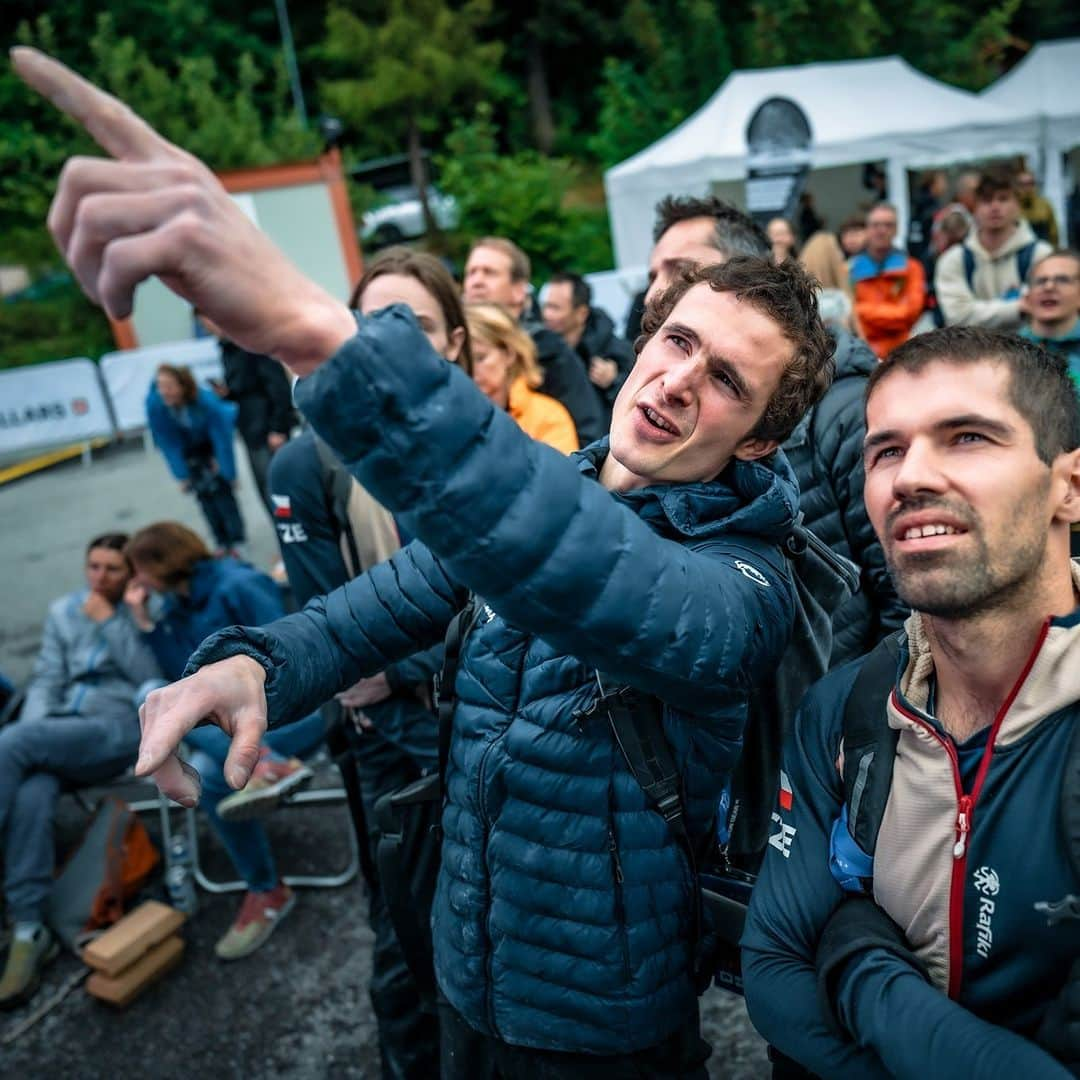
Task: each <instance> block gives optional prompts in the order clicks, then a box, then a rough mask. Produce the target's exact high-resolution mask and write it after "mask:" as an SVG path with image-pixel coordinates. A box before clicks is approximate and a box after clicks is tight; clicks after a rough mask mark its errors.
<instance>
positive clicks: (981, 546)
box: [885, 493, 1047, 620]
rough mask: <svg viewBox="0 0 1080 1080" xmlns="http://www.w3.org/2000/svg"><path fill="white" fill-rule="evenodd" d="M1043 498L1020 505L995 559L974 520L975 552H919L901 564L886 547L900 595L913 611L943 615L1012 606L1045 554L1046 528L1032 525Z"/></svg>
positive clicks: (968, 615)
mask: <svg viewBox="0 0 1080 1080" xmlns="http://www.w3.org/2000/svg"><path fill="white" fill-rule="evenodd" d="M1041 496H1042V493H1038V494H1036V495H1035V497H1033V498H1031V499H1026V500H1023V501H1022V502H1021V503H1019V504H1018V505H1017V506H1016V508H1015V510H1014V513H1013V516H1012V518H1011V520H1010V521H1009V523H1008V525H1007V526H1006V527H1005V528H1004V529H1003V531H1002V535H1004V536H1005V537H1007V538H1009V539H1007V540H1006V541H1005V542H1004V543H1003V544H1002V545H1001V550H1000V551H999V553H998V555H997V557H996V558H995V557H994V556H993V555H992V554H991V552H990V545H989V544H988V543H987V541H986V537H985V534H984V533H983V532H982V530H981V529H980V528H979V525H978V523H977V521H974V520H972V521H971V523H970V527H969V530H968V533H967V535H968V537H969V538H971V539H972V540H974V541H975V543H974V550H973V551H970V552H962V553H961V552H955V551H931V552H925V553H922V554H919V553H914V554H911V555H907V556H904V558H903V560H902V562H897V561H896V560H895V558H894V556H893V553H892V552H890V551H889V550H888V549H886V552H885V563H886V567H887V569H888V571H889V575H890V577H891V578H892V580H893V583H894V585H895V586H896V592H897V595H898V596H899V597H900V599H901V600H902V601H903V602H904V604H906V605H907V606H908V607H910V608H912V609H913V610H915V611H919V612H922V613H923V614H924V615H931V616H934V617H937V618H941V619H953V620H955V619H970V618H975V617H976V616H979V615H983V614H985V613H986V612H989V611H994V610H998V609H1005V608H1008V607H1010V606H1011V604H1012V601H1013V599H1014V598H1015V597H1017V596H1022V595H1024V594H1025V593H1026V592H1027V590H1028V589H1029V588H1031V587H1032V586H1033V583H1034V582H1035V580H1036V579H1037V578H1038V575H1039V572H1040V569H1041V567H1042V564H1043V562H1044V559H1045V556H1046V543H1047V534H1046V530H1045V529H1043V530H1042V531H1041V532H1040V530H1039V529H1038V528H1037V527H1033V523H1034V522H1037V521H1038V520H1039V517H1038V511H1039V509H1040V508H1041V503H1042V497H1041ZM965 516H968V517H970V515H965Z"/></svg>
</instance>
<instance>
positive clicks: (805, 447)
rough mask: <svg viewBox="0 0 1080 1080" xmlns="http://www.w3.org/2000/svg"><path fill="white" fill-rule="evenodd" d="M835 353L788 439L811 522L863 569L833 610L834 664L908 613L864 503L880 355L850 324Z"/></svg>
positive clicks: (822, 536) (864, 647) (808, 523)
mask: <svg viewBox="0 0 1080 1080" xmlns="http://www.w3.org/2000/svg"><path fill="white" fill-rule="evenodd" d="M835 359H836V378H835V379H834V380H833V384H832V386H831V387H829V389H828V390H827V391H826V392H825V396H824V397H823V398H822V399H821V401H820V402H818V404H817V405H815V406H814V408H813V409H812V410H811V411H810V412H809V413H807V414H806V416H804V417H803V419H802V421H801V422H800V423H799V425H798V427H796V428H795V430H794V431H793V432H792V434H791V437H790V438H789V439H788V441H787V442H786V443H784V452H785V453H786V454H787V456H788V460H789V461H790V462H791V467H792V468H793V469H794V470H795V476H796V477H797V479H798V481H799V492H800V495H799V505H800V507H801V509H802V512H803V514H804V515H805V519H804V524H805V525H806V527H807V528H808V529H810V530H811V531H812V532H814V533H816V534H817V536H818V537H819V538H820V539H821V540H823V541H824V542H825V543H826V544H828V545H829V547H831V548H832V549H833V551H835V552H836V553H837V554H838V555H843V556H844V558H846V559H851V561H852V562H853V563H855V565H856V566H858V567H859V569H860V571H861V579H862V580H861V587H860V589H859V591H858V592H857V593H856V594H855V595H854V596H853V597H851V599H850V600H848V601H847V602H846V603H845V604H843V605H842V606H841V607H840V608H839V610H838V611H837V612H836V614H835V615H834V616H833V631H834V634H835V637H834V638H833V651H832V660H831V666H832V667H836V666H837V665H838V664H843V663H846V662H847V661H848V660H854V659H855V657H857V656H862V654H863V653H865V652H867V651H868V650H869V649H871V648H873V646H874V645H875V644H876V643H877V642H878V641H880V640H881V638H883V637H884V636H885V635H886V634H888V633H891V632H892V631H893V630H897V629H899V628H900V627H901V626H903V624H904V619H906V618H907V616H908V609H907V608H905V607H904V606H903V604H902V603H901V602H900V600H899V599H898V598H897V595H896V590H895V589H894V588H893V584H892V581H891V579H890V578H889V574H888V571H887V570H886V569H885V555H884V553H883V552H882V550H881V545H880V544H879V543H878V541H877V537H876V536H875V535H874V530H873V528H872V527H871V525H870V519H869V518H868V517H867V516H866V507H865V506H864V505H863V459H862V444H863V438H864V437H865V435H866V418H865V416H864V413H863V397H864V395H865V393H866V379H867V377H868V376H869V374H870V372H871V371H873V370H874V368H875V367H876V366H877V363H878V361H877V358H876V357H875V356H874V354H873V353H872V352H871V351H870V349H869V347H868V346H867V345H866V344H865V343H863V342H862V341H860V340H859V339H858V338H856V337H853V336H852V335H851V334H848V333H846V332H843V331H841V332H840V333H839V334H837V335H836V354H835Z"/></svg>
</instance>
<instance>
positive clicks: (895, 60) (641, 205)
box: [604, 56, 1038, 267]
mask: <svg viewBox="0 0 1080 1080" xmlns="http://www.w3.org/2000/svg"><path fill="white" fill-rule="evenodd" d="M771 97H786V98H790V99H791V100H792V101H795V102H796V103H797V104H798V105H800V106H801V107H802V109H803V111H804V112H805V113H806V115H807V118H808V119H809V121H810V129H811V132H812V135H813V144H812V148H811V166H810V167H811V169H812V170H814V169H830V168H836V167H837V166H851V167H854V166H861V165H862V163H864V162H868V161H884V162H885V163H886V172H887V176H888V185H889V196H890V199H891V200H892V201H893V202H894V203H895V204H896V207H897V210H898V211H899V215H900V235H901V236H903V235H904V233H905V230H906V226H907V218H908V182H907V170H908V169H922V168H928V167H931V166H941V165H950V164H953V163H957V162H962V161H971V160H975V159H978V158H988V157H999V156H1005V155H1009V154H1033V153H1035V152H1036V149H1037V146H1038V132H1037V131H1036V130H1034V129H1033V128H1032V126H1031V123H1030V121H1025V119H1024V118H1023V117H1022V116H1020V115H1019V114H1018V113H1014V112H1013V111H1012V110H1010V109H1007V108H1005V107H1003V106H1001V105H999V104H997V103H996V102H990V101H986V100H983V99H981V98H979V97H977V96H976V95H974V94H969V93H966V92H965V91H962V90H955V89H953V88H952V87H949V86H946V85H945V84H944V83H940V82H937V81H936V80H934V79H931V78H929V77H928V76H926V75H923V74H922V73H921V72H919V71H916V70H915V69H914V68H912V67H911V66H910V65H909V64H907V63H906V62H905V61H903V60H901V59H900V58H899V57H896V56H890V57H884V58H882V59H877V60H848V61H843V62H839V63H828V64H804V65H799V66H796V67H783V68H767V69H764V70H761V71H736V72H734V73H733V74H732V75H731V76H730V77H729V78H728V79H726V80H725V81H724V84H723V85H722V86H721V87H720V89H719V90H717V92H716V93H715V94H713V96H712V97H711V98H710V99H709V100H708V101H707V102H706V103H705V104H704V105H703V106H702V107H701V108H700V109H699V110H698V111H697V112H696V113H694V115H693V116H691V117H689V118H688V119H687V120H685V121H684V122H683V123H682V124H680V125H679V126H678V127H677V128H675V130H674V131H672V132H670V133H669V134H667V135H665V136H664V137H663V138H662V139H659V140H658V141H657V142H655V143H653V144H652V146H649V147H647V148H646V149H644V150H642V151H641V152H640V153H638V154H635V155H634V156H633V157H632V158H628V159H627V160H626V161H623V162H620V163H619V164H618V165H616V166H614V167H613V168H611V169H609V170H608V171H607V173H606V174H605V176H604V187H605V189H606V192H607V198H608V208H609V211H610V213H611V228H612V235H613V238H614V243H615V262H616V265H617V266H619V267H629V266H640V265H641V264H643V263H645V262H646V261H647V260H648V255H649V248H650V243H651V231H652V223H653V208H654V207H655V205H656V203H657V202H658V201H659V200H660V199H661V198H663V197H664V196H665V195H705V194H707V193H709V192H710V191H712V190H714V189H715V188H717V187H718V186H719V185H718V183H717V182H722V181H729V182H739V187H738V188H737V189H736V190H738V192H739V193H740V196H741V190H742V189H741V181H742V180H743V179H744V178H745V175H746V152H747V148H746V127H747V124H748V123H749V121H750V118H751V117H752V116H753V114H754V112H755V111H756V110H757V108H758V106H759V105H760V104H761V103H762V102H764V101H766V100H767V99H768V98H771ZM811 190H813V185H812V176H811ZM722 193H723V194H725V195H727V196H729V197H730V195H731V194H732V188H731V185H730V184H728V185H723V189H722ZM863 197H864V198H865V193H864V195H863ZM819 201H820V200H819ZM847 209H848V211H850V210H853V209H854V205H850V206H848V207H847ZM830 224H831V225H833V226H834V227H835V226H837V225H839V221H832V220H830Z"/></svg>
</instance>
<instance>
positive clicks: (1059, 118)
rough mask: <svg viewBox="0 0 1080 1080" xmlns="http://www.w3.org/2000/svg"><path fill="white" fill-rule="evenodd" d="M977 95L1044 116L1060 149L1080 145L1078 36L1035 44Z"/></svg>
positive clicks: (1026, 113) (1034, 116)
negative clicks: (1009, 68)
mask: <svg viewBox="0 0 1080 1080" xmlns="http://www.w3.org/2000/svg"><path fill="white" fill-rule="evenodd" d="M981 97H982V100H983V101H990V102H993V103H994V104H995V105H1004V106H1006V107H1007V108H1009V109H1012V110H1013V111H1014V112H1018V113H1021V114H1023V115H1024V116H1026V117H1028V118H1029V119H1037V120H1045V121H1046V127H1047V132H1046V133H1047V135H1048V136H1049V138H1050V140H1051V141H1052V142H1053V143H1054V145H1055V146H1057V147H1059V148H1060V149H1063V150H1068V149H1071V148H1072V147H1074V146H1080V38H1069V39H1068V40H1066V41H1047V42H1044V43H1042V44H1041V45H1036V46H1035V48H1033V49H1032V50H1031V52H1029V53H1028V54H1027V56H1025V57H1024V59H1023V60H1021V61H1020V63H1019V64H1017V65H1016V67H1014V68H1013V69H1012V71H1010V72H1009V73H1008V74H1007V75H1002V77H1001V78H1000V79H998V81H997V82H995V83H994V84H993V85H991V86H990V87H988V88H987V89H986V90H984V91H983V92H982V95H981Z"/></svg>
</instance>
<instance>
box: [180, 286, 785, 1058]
mask: <svg viewBox="0 0 1080 1080" xmlns="http://www.w3.org/2000/svg"><path fill="white" fill-rule="evenodd" d="M402 357H408V361H407V362H404V361H403V360H402ZM297 403H298V405H299V406H300V407H301V408H302V409H303V411H304V413H305V414H306V415H307V416H308V418H309V419H310V420H311V423H312V425H313V426H314V427H315V428H316V430H317V431H318V432H319V434H320V435H322V436H323V437H324V438H325V439H326V441H327V442H328V443H329V444H330V445H331V446H332V447H334V449H335V450H336V452H337V453H338V454H339V455H340V456H341V458H342V459H343V460H344V461H345V462H346V463H347V464H348V465H349V466H350V468H351V469H352V471H353V472H354V474H355V475H356V477H357V478H358V479H359V480H360V482H361V483H363V484H364V485H365V487H367V488H368V490H370V491H371V492H372V494H373V495H375V497H376V498H378V500H379V501H380V502H381V503H382V504H383V505H385V506H387V507H388V508H389V509H391V510H392V511H393V512H394V513H395V515H396V516H397V517H398V518H399V520H401V522H402V524H403V526H404V528H405V529H406V530H407V531H408V532H409V533H410V534H411V535H413V536H416V537H419V538H420V539H419V540H417V541H414V542H413V543H412V544H410V545H409V546H408V547H406V548H404V549H403V550H402V551H400V552H398V553H397V554H396V555H394V556H393V558H392V559H390V560H389V561H388V562H385V563H382V564H380V565H379V566H376V567H374V568H373V569H372V570H371V571H370V572H369V573H367V574H365V575H363V576H361V577H359V578H356V579H355V580H353V581H351V582H349V583H348V584H347V585H345V586H344V587H343V588H341V589H338V590H336V591H335V592H333V593H331V594H329V595H328V596H326V597H323V598H317V599H315V600H313V601H312V602H311V603H309V604H308V605H307V607H306V608H305V609H304V610H303V611H302V612H300V613H298V614H296V615H294V616H290V617H288V618H286V619H283V620H279V621H278V622H276V623H273V624H271V625H270V626H268V627H263V628H261V629H255V628H239V627H237V628H232V629H231V630H229V631H226V632H225V633H223V634H220V635H217V636H216V637H215V638H212V639H211V640H210V641H208V642H206V643H204V645H203V646H202V647H201V648H200V650H199V651H198V652H197V653H196V655H195V657H193V660H192V664H193V666H198V665H201V664H205V663H209V662H212V661H214V660H217V659H221V658H223V657H225V656H229V655H233V654H235V653H238V652H241V653H246V654H248V655H251V656H253V657H255V658H256V659H257V660H259V661H260V662H261V663H262V664H263V666H264V668H265V670H266V673H267V682H266V689H267V701H268V708H269V714H270V722H271V724H272V725H273V724H275V723H281V722H283V721H287V720H288V719H290V718H294V717H297V716H300V715H302V714H303V713H305V712H307V711H309V710H310V709H312V708H314V707H315V706H316V705H318V704H319V703H320V702H322V701H325V700H326V699H327V698H328V697H329V696H330V695H331V694H332V693H333V692H334V691H335V690H338V689H340V688H342V687H344V686H347V685H349V684H351V683H352V682H355V680H356V679H357V678H359V677H360V676H362V675H369V674H372V673H374V672H376V671H379V670H381V669H382V668H384V667H385V666H386V665H387V664H389V663H392V662H393V661H394V660H396V659H398V658H400V657H403V656H406V655H408V654H410V653H412V652H415V651H416V650H418V649H421V648H424V647H426V646H429V645H431V644H432V643H433V642H436V641H438V640H439V638H440V637H441V636H442V635H443V633H444V631H445V629H446V627H447V625H448V623H449V622H450V620H451V619H452V617H453V616H454V614H455V613H456V612H457V611H458V610H460V609H461V607H462V606H463V605H464V603H465V601H466V598H467V596H468V593H469V592H470V591H472V592H473V593H475V594H477V595H478V596H479V597H480V598H481V599H479V600H478V604H479V605H480V606H479V612H480V614H479V617H478V618H477V620H476V624H475V626H474V628H473V630H472V631H471V633H470V634H469V636H468V637H467V639H466V641H465V644H464V646H463V649H462V655H461V661H460V666H459V670H458V675H457V682H456V695H457V705H456V711H455V714H454V722H453V733H452V740H451V746H450V760H449V764H448V768H447V774H446V787H445V804H444V814H443V833H444V840H443V860H442V869H441V872H440V877H439V884H438V890H437V895H436V899H435V905H434V912H433V917H432V924H433V931H434V939H435V950H436V971H437V975H438V980H439V984H440V986H441V988H442V991H443V992H444V994H445V995H446V997H447V998H448V999H449V1002H450V1004H451V1005H452V1006H453V1007H454V1008H455V1009H456V1010H457V1011H458V1012H459V1013H461V1014H462V1016H463V1017H464V1018H465V1020H466V1021H467V1022H468V1023H469V1024H470V1025H471V1026H472V1027H474V1028H475V1029H476V1030H478V1031H481V1032H484V1033H486V1034H489V1035H492V1036H495V1037H497V1038H499V1039H502V1040H504V1041H506V1042H509V1043H512V1044H516V1045H522V1046H529V1047H536V1048H541V1049H547V1050H562V1051H585V1052H592V1053H597V1054H613V1053H620V1052H622V1053H625V1052H628V1051H633V1050H636V1049H642V1048H645V1047H649V1046H652V1045H655V1044H656V1043H658V1042H660V1041H661V1040H662V1039H664V1038H665V1037H666V1036H667V1035H669V1034H670V1033H671V1032H673V1031H674V1030H675V1029H676V1028H678V1027H680V1026H682V1025H683V1024H685V1022H686V1018H687V1016H688V1015H692V1010H694V1009H696V1000H695V994H694V990H693V987H692V985H691V981H690V978H689V929H690V921H691V919H690V912H691V897H692V888H693V884H692V881H691V876H690V871H689V868H688V866H687V864H686V862H685V859H684V857H683V854H682V851H681V849H680V848H679V847H678V846H677V844H676V843H675V842H674V840H673V838H672V836H671V835H670V833H669V831H668V827H667V825H666V824H665V823H664V821H663V819H662V818H661V817H660V816H659V815H658V814H656V813H654V812H653V811H652V810H650V809H648V808H647V807H646V803H645V798H644V795H643V793H642V791H641V789H640V787H639V786H638V785H637V783H636V781H635V780H634V778H633V776H632V775H631V774H630V772H629V771H628V770H627V768H626V766H625V763H624V762H623V761H622V759H621V757H620V754H619V751H618V749H617V747H616V746H615V744H614V740H613V737H612V734H611V731H610V729H609V727H608V726H607V724H606V722H605V721H604V719H603V716H602V714H592V715H589V714H588V712H587V710H588V708H589V706H590V704H592V703H593V702H594V700H595V698H596V696H597V671H598V670H599V671H600V672H602V676H601V678H602V679H603V681H604V683H605V684H607V685H609V686H617V685H632V686H634V687H637V688H638V689H640V690H642V691H645V692H647V693H649V694H652V695H655V696H656V697H658V698H659V699H660V700H661V701H662V702H663V703H664V724H665V727H666V731H667V735H668V739H669V741H670V743H671V745H672V748H673V750H674V753H675V756H676V759H677V761H678V762H679V763H680V764H681V766H682V769H683V778H684V785H685V791H686V801H687V806H688V816H689V818H690V822H689V825H690V829H691V831H692V832H693V833H695V834H697V835H702V834H706V833H708V832H709V830H711V829H712V828H713V823H714V817H715V808H716V805H717V801H718V798H719V796H720V793H721V790H722V788H723V786H724V782H725V779H726V777H727V774H728V772H729V770H730V769H731V766H732V764H733V762H734V761H735V759H736V757H737V755H738V752H739V746H740V740H741V735H742V728H743V724H744V722H745V716H746V700H747V691H748V688H749V687H750V685H751V684H753V683H754V682H755V681H757V680H761V679H765V678H768V676H769V672H770V671H771V670H772V668H773V667H774V666H775V663H776V661H777V659H778V657H779V656H780V654H781V652H782V650H783V648H784V645H785V643H786V640H787V637H788V634H789V632H790V625H791V620H792V617H793V595H792V588H791V582H790V578H789V576H788V571H787V568H786V566H785V560H784V557H783V555H782V553H781V551H780V548H779V546H778V545H779V544H780V543H781V541H782V540H783V538H784V537H785V536H786V535H787V533H788V531H789V530H790V528H791V524H792V521H793V517H794V513H795V508H796V495H795V487H794V482H793V478H792V476H791V473H790V469H789V467H788V466H787V463H786V461H785V460H784V457H783V455H782V454H777V455H776V456H775V459H774V460H773V461H772V462H770V463H769V464H761V463H757V464H744V463H735V464H732V465H731V466H729V467H728V468H727V469H726V470H725V471H724V473H723V474H722V475H721V476H720V477H719V478H718V479H717V480H715V481H712V482H709V483H701V484H685V485H675V486H657V487H652V488H645V489H640V490H637V491H632V492H627V493H624V494H615V495H613V494H612V493H611V492H608V491H606V490H605V489H604V488H603V487H601V486H600V484H598V483H596V482H595V478H596V475H597V470H598V467H599V465H600V464H601V463H602V462H603V460H604V458H605V456H606V454H607V444H606V442H600V443H598V444H595V445H594V446H593V447H591V448H590V449H589V450H588V451H586V452H584V453H582V454H579V455H577V456H576V458H567V457H565V456H563V455H561V454H559V453H558V452H557V451H555V450H553V449H551V448H550V447H546V446H543V445H541V444H539V443H536V442H534V441H533V440H531V439H529V438H527V437H526V436H525V435H523V434H522V433H521V431H520V430H519V429H518V428H517V426H516V425H515V424H514V423H513V421H512V420H511V419H510V417H509V416H507V415H505V413H502V412H501V411H498V410H495V409H494V408H493V407H492V406H491V404H490V402H488V401H487V399H486V398H484V397H483V396H482V395H481V394H480V393H478V392H477V390H476V389H475V387H474V386H473V385H472V383H471V382H470V380H469V379H468V378H467V376H465V375H464V374H463V373H462V372H461V371H460V370H459V369H457V368H455V367H453V366H452V365H450V364H447V363H445V361H442V360H440V359H439V358H438V357H436V355H435V354H434V353H433V352H432V351H431V349H430V347H429V346H428V344H427V341H426V339H425V338H424V337H423V336H422V335H421V334H420V333H419V331H418V328H417V327H416V324H415V321H414V320H413V318H412V316H411V314H410V313H408V312H407V311H405V309H402V308H400V307H397V308H390V309H388V310H387V311H385V312H383V313H381V314H379V315H376V316H374V317H372V318H370V319H367V320H364V321H362V322H361V327H360V332H359V334H358V335H357V336H356V337H355V338H353V339H352V340H351V341H350V342H348V343H346V345H345V346H343V347H342V349H341V350H340V351H339V352H338V353H337V354H336V355H335V356H334V357H332V358H331V359H330V360H328V361H327V362H326V363H325V364H324V365H323V366H322V367H321V368H319V369H318V371H317V372H316V373H315V374H313V375H312V376H310V377H308V378H307V379H306V380H303V381H302V382H301V383H300V384H299V387H298V390H297Z"/></svg>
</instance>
